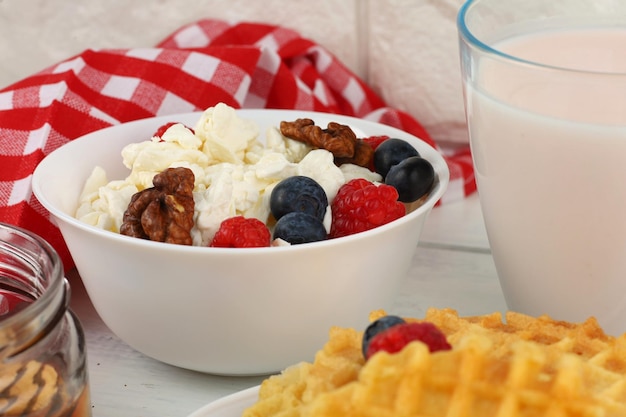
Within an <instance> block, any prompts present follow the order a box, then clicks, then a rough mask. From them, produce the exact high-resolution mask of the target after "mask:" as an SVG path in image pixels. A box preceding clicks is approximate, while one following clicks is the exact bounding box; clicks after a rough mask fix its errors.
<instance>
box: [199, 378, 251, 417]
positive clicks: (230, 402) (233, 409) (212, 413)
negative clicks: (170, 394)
mask: <svg viewBox="0 0 626 417" xmlns="http://www.w3.org/2000/svg"><path fill="white" fill-rule="evenodd" d="M258 395H259V387H258V386H256V387H252V388H248V389H245V390H243V391H239V392H236V393H234V394H231V395H228V396H226V397H224V398H220V399H219V400H215V401H213V402H211V403H209V404H207V405H205V406H204V407H202V408H200V409H198V410H196V411H194V412H193V413H191V414H189V416H187V417H241V414H242V413H243V411H244V410H245V409H246V408H248V407H250V406H251V405H253V404H254V403H255V402H256V400H257V396H258Z"/></svg>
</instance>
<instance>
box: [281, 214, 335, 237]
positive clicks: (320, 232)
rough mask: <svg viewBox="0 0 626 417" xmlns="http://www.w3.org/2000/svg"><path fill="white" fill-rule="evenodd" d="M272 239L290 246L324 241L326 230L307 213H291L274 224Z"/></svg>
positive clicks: (317, 220)
mask: <svg viewBox="0 0 626 417" xmlns="http://www.w3.org/2000/svg"><path fill="white" fill-rule="evenodd" d="M272 237H273V238H274V239H282V240H285V241H287V242H289V243H291V244H292V245H298V244H300V243H309V242H318V241H320V240H325V239H326V228H325V227H324V223H322V221H321V220H319V219H318V218H316V217H314V216H311V215H310V214H307V213H303V212H299V211H293V212H291V213H287V214H285V215H284V216H282V217H281V218H280V219H279V220H278V221H277V222H276V225H275V226H274V233H273V236H272Z"/></svg>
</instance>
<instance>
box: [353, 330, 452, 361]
mask: <svg viewBox="0 0 626 417" xmlns="http://www.w3.org/2000/svg"><path fill="white" fill-rule="evenodd" d="M414 341H420V342H422V343H424V344H426V345H427V346H428V350H430V352H437V351H440V350H450V349H452V346H450V344H449V343H448V341H447V340H446V335H444V334H443V333H442V332H441V330H439V329H438V328H437V326H435V325H434V324H432V323H429V322H420V323H402V324H396V325H395V326H392V327H389V328H388V329H387V330H384V331H382V332H380V333H378V334H377V335H375V336H374V337H373V338H372V339H371V340H370V343H369V347H368V349H367V354H366V356H365V359H369V358H370V357H372V355H374V354H375V353H376V352H379V351H381V350H382V351H385V352H389V353H396V352H400V351H401V350H402V349H403V348H404V347H405V346H406V345H408V344H409V343H411V342H414Z"/></svg>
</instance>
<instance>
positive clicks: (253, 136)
mask: <svg viewBox="0 0 626 417" xmlns="http://www.w3.org/2000/svg"><path fill="white" fill-rule="evenodd" d="M122 160H123V163H124V165H125V166H126V167H127V168H128V169H129V170H130V174H129V175H128V176H127V177H126V178H125V179H123V180H113V181H109V179H108V178H107V175H106V172H105V171H104V170H103V169H102V168H100V167H95V168H94V170H93V172H92V174H91V175H90V177H89V178H88V179H87V181H86V183H85V186H84V188H83V191H82V193H81V196H80V201H79V207H78V209H77V211H76V217H77V218H78V219H79V220H81V221H83V222H85V223H88V224H90V225H93V226H96V227H99V228H102V229H106V230H110V231H113V232H116V233H119V229H120V226H121V224H122V220H123V215H124V212H125V211H126V208H127V207H128V204H129V202H130V199H131V197H132V196H133V194H135V193H137V192H139V191H141V190H144V189H146V188H149V187H152V179H153V177H154V176H155V175H156V174H158V173H160V172H162V171H164V170H165V169H167V168H174V167H186V168H189V169H190V170H192V171H193V173H194V176H195V184H194V202H195V209H194V224H195V225H194V227H193V229H192V231H191V235H192V238H193V244H194V245H197V246H206V245H208V243H209V242H210V241H211V239H212V238H213V235H214V234H215V232H216V231H217V229H218V228H219V225H220V224H221V222H222V221H223V220H224V219H226V218H229V217H233V216H237V215H242V216H244V217H255V218H257V219H259V220H261V221H263V222H265V223H267V222H268V219H269V218H270V209H269V198H270V195H271V190H272V189H273V187H274V186H275V185H276V184H277V183H278V182H280V181H281V180H282V179H284V178H287V177H290V176H293V175H305V176H308V177H311V178H313V179H314V180H316V181H317V182H318V183H319V184H320V185H321V186H322V187H323V188H324V190H325V191H326V194H327V196H328V200H329V201H332V199H333V198H334V196H335V195H336V194H337V191H338V190H339V188H340V187H341V186H342V185H343V184H344V183H345V182H347V181H349V180H350V179H353V178H357V177H362V178H367V179H369V180H370V181H381V180H382V178H381V176H380V175H379V174H377V173H374V172H371V171H370V170H368V169H366V168H363V167H359V166H356V165H352V164H344V165H342V166H341V167H337V166H336V165H335V163H334V160H333V155H332V154H331V153H330V152H328V151H326V150H324V149H312V148H311V147H309V146H308V145H306V144H303V143H301V142H298V141H295V140H292V139H289V138H286V137H284V136H283V135H282V134H281V133H280V130H279V129H278V127H274V126H273V127H270V128H268V130H267V132H266V133H265V144H263V143H262V142H261V141H260V140H259V127H258V126H257V125H256V124H255V123H254V122H252V121H249V120H245V119H242V118H241V117H239V116H238V114H237V112H236V111H235V109H233V108H232V107H229V106H227V105H226V104H223V103H220V104H218V105H216V106H215V107H210V108H208V109H206V110H205V111H204V112H203V114H202V116H201V117H200V119H199V120H198V122H197V123H196V125H195V126H194V128H193V131H192V130H191V129H189V128H188V127H186V126H184V125H182V124H180V123H177V124H174V125H172V126H170V127H169V128H168V129H167V130H166V131H165V133H163V134H162V135H161V137H156V136H155V137H152V138H151V139H150V140H147V141H143V142H139V143H133V144H130V145H127V146H126V147H125V148H124V149H123V150H122ZM325 223H326V226H327V228H329V227H330V208H329V209H328V210H327V221H326V222H325Z"/></svg>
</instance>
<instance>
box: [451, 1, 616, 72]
mask: <svg viewBox="0 0 626 417" xmlns="http://www.w3.org/2000/svg"><path fill="white" fill-rule="evenodd" d="M480 1H482V0H466V1H465V2H464V3H463V4H462V5H461V7H460V9H459V11H458V13H457V18H456V26H457V30H458V34H459V36H460V37H461V39H462V40H463V42H465V43H466V44H467V45H469V46H470V47H473V48H476V49H479V50H481V51H483V52H484V53H486V54H489V55H492V56H493V57H496V58H498V59H503V60H505V61H511V62H512V63H515V64H520V65H524V66H532V67H538V68H542V69H545V70H550V71H558V72H567V73H572V74H581V75H582V74H587V75H594V76H598V75H599V76H603V77H606V76H618V77H619V76H621V77H623V76H625V75H626V72H608V71H594V70H584V69H578V68H568V67H564V66H558V65H549V64H544V63H541V62H538V61H533V60H529V59H524V58H520V57H517V56H515V55H511V54H507V53H505V52H502V51H500V50H498V49H496V48H493V47H492V46H489V45H488V44H487V43H485V42H483V41H481V40H480V39H478V38H477V37H476V36H475V35H474V34H473V33H472V31H471V30H470V28H469V27H468V25H467V23H466V20H467V14H468V12H469V11H470V8H471V7H472V6H474V5H475V4H476V3H478V2H480Z"/></svg>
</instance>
